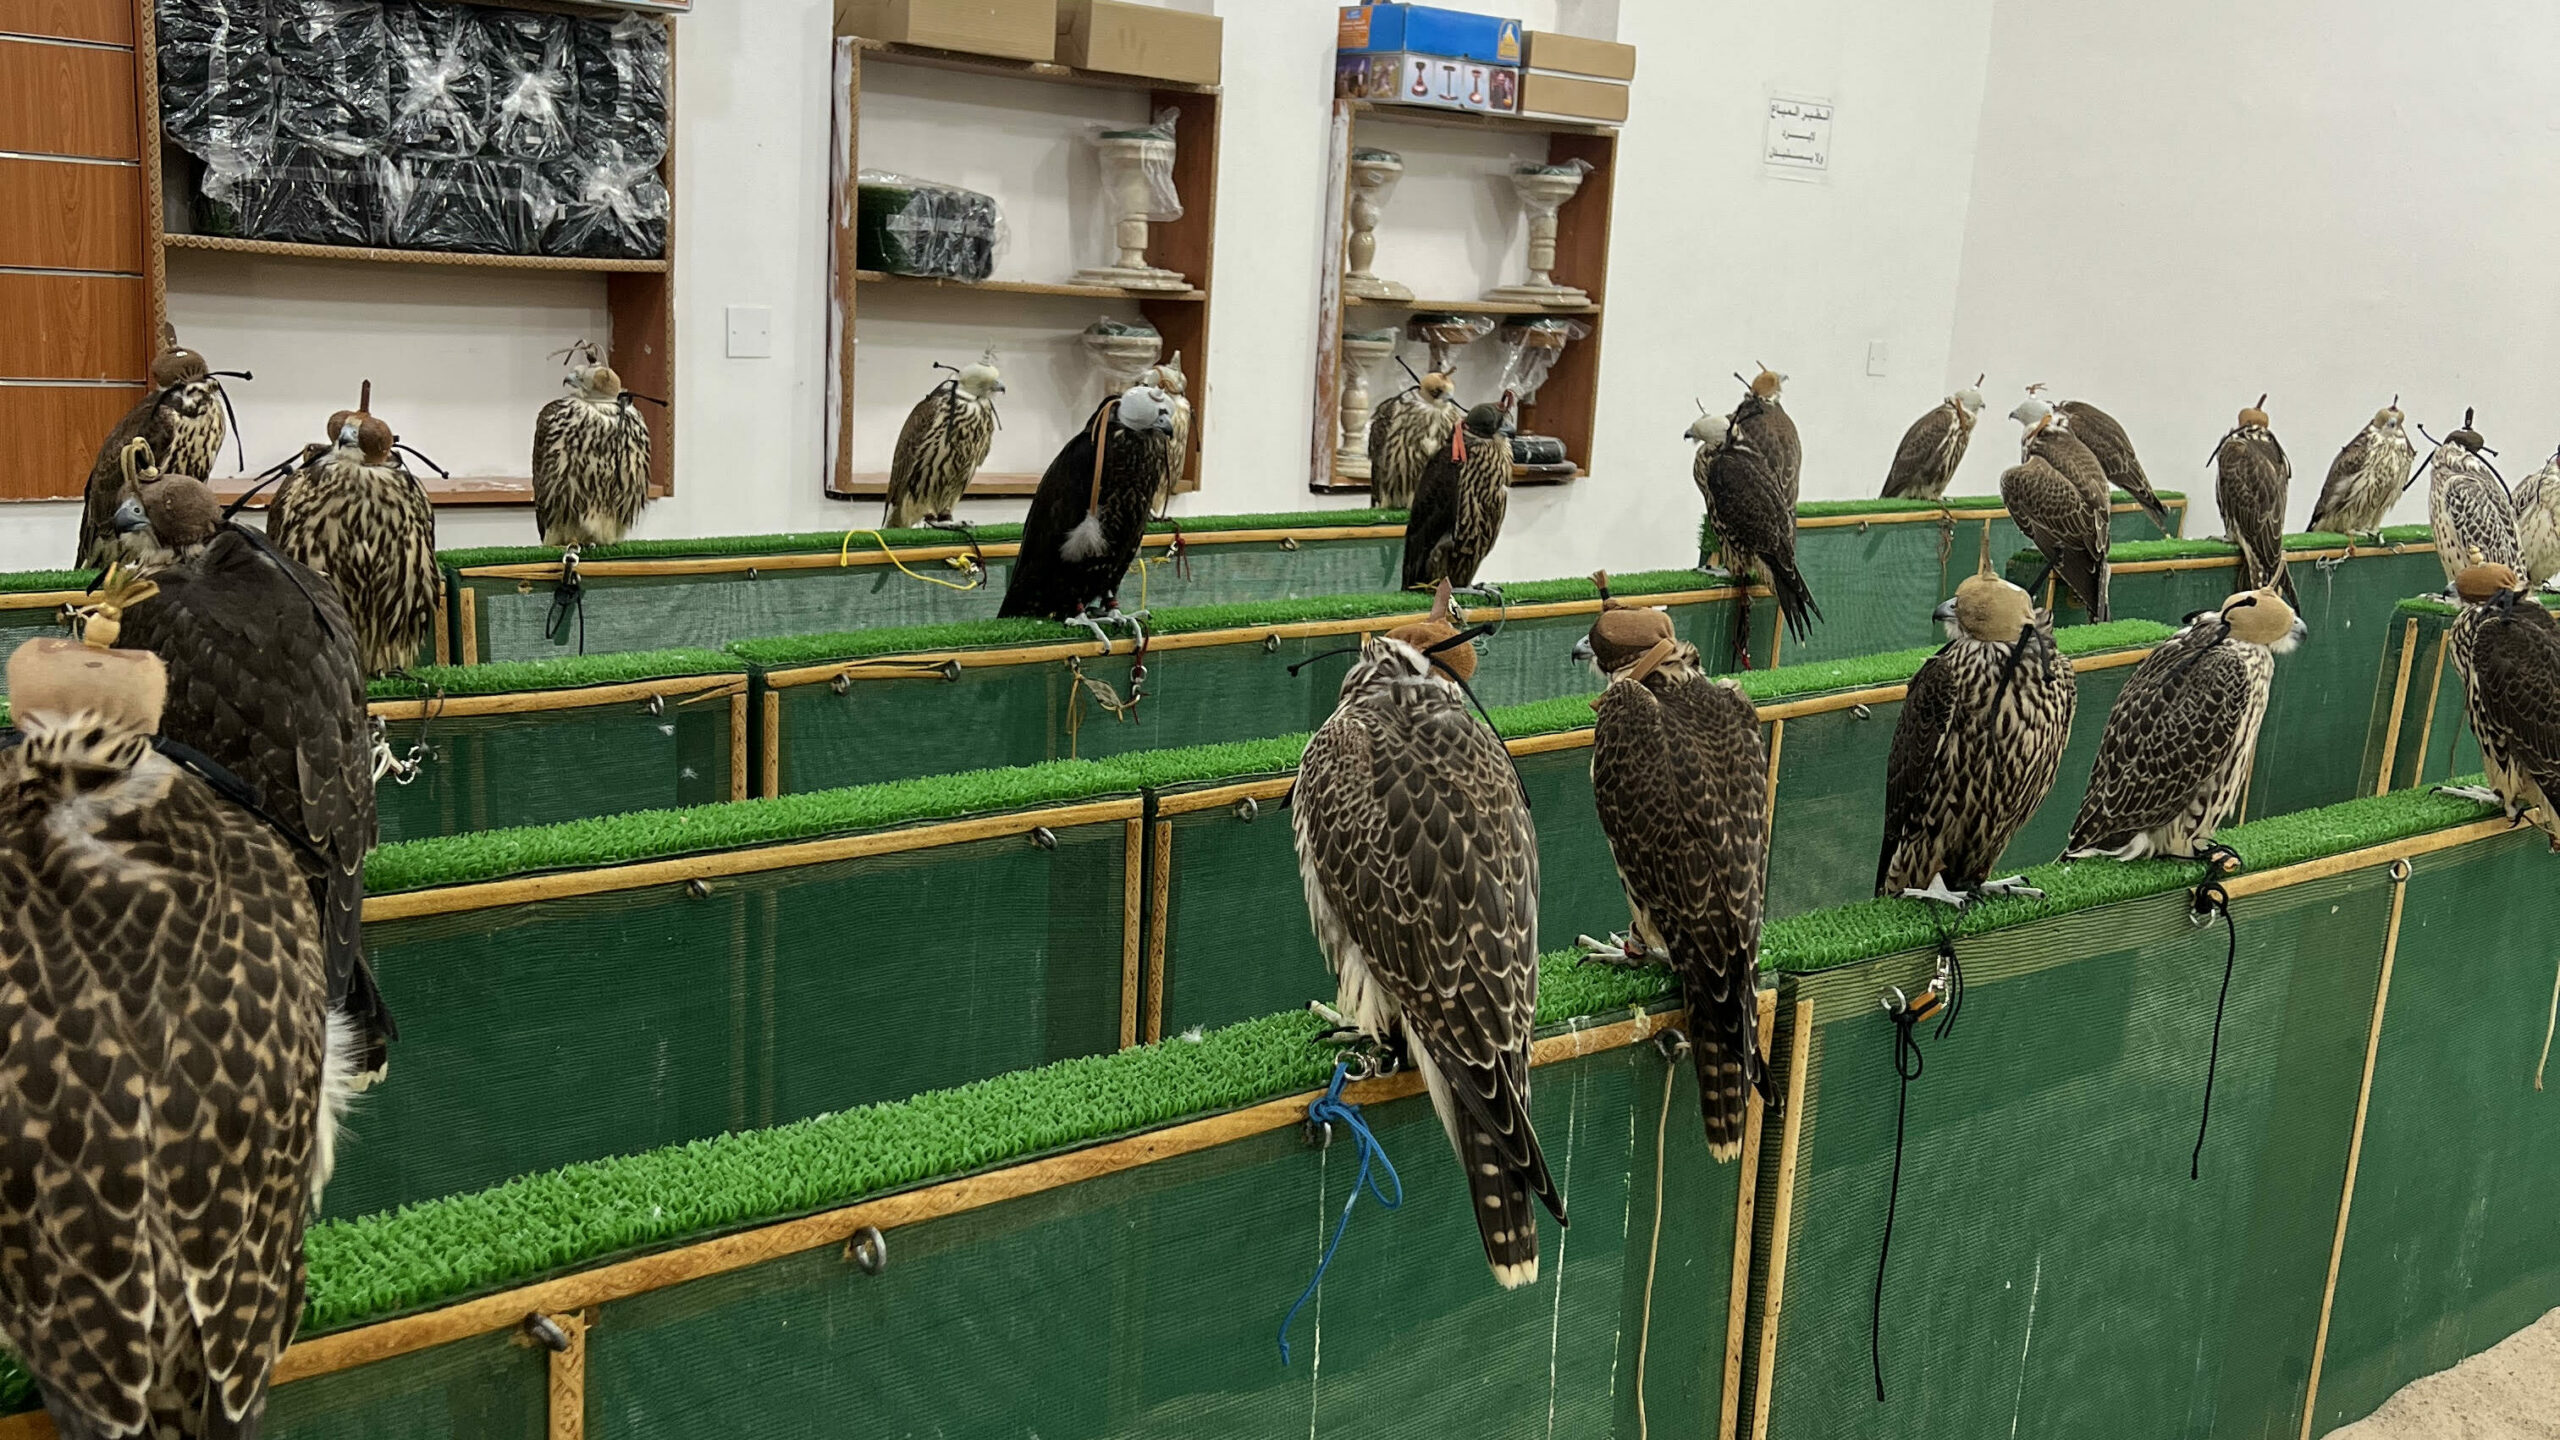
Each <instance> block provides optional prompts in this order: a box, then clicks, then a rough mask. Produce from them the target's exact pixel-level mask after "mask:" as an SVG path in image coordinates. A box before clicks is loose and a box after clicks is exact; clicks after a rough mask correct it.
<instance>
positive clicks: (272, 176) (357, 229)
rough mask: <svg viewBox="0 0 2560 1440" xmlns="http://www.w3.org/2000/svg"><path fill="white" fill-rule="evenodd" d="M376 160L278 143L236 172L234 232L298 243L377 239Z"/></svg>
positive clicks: (380, 219)
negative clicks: (253, 165)
mask: <svg viewBox="0 0 2560 1440" xmlns="http://www.w3.org/2000/svg"><path fill="white" fill-rule="evenodd" d="M383 179H384V177H383V172H382V162H381V161H379V160H374V159H370V158H367V157H364V156H356V155H341V154H339V153H338V152H337V151H335V150H331V149H328V148H326V147H323V146H317V145H304V144H298V143H291V142H287V143H280V144H278V145H277V146H276V152H275V156H274V158H273V160H272V161H271V162H270V163H268V164H266V165H263V166H261V167H259V168H258V169H257V170H256V171H254V172H252V173H250V174H247V175H243V176H241V177H240V179H239V182H238V186H237V189H236V196H237V198H236V201H235V203H236V205H237V207H238V212H239V214H238V223H239V228H240V233H241V234H242V235H245V236H247V237H248V238H250V239H252V240H289V241H292V242H294V243H296V244H302V245H379V244H381V243H382V242H383V240H384V239H385V230H386V227H385V225H384V204H383V199H384V196H383Z"/></svg>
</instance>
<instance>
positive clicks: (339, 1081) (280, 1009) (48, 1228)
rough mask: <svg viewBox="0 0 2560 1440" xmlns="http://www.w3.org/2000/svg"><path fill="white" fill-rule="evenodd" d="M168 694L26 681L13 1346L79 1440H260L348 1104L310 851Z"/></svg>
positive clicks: (124, 660) (4, 807)
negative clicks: (258, 807) (302, 850)
mask: <svg viewBox="0 0 2560 1440" xmlns="http://www.w3.org/2000/svg"><path fill="white" fill-rule="evenodd" d="M186 483H189V484H193V483H195V482H194V481H193V480H192V478H190V479H189V480H188V481H187V482H186ZM119 578H121V577H119ZM146 592H147V587H146ZM111 628H112V626H100V627H99V630H100V631H104V630H107V629H111ZM93 633H94V632H93ZM165 683H166V682H165V679H164V677H163V674H162V671H161V665H160V662H159V661H158V660H157V659H156V658H154V657H153V656H152V655H150V654H148V653H145V652H136V651H131V650H111V649H105V648H97V649H91V648H87V647H84V646H82V645H80V644H79V643H77V642H73V641H66V640H38V641H33V642H31V643H29V644H27V645H26V646H24V647H22V648H20V649H19V650H18V651H17V652H16V653H15V654H13V655H11V656H10V658H9V691H10V697H11V699H12V700H13V701H15V703H16V705H17V717H18V724H19V726H20V727H21V733H20V734H19V735H15V736H11V737H9V738H10V739H12V740H14V741H16V742H17V743H15V744H12V745H10V746H9V747H8V748H7V749H5V750H0V964H5V966H6V967H7V974H8V977H9V980H8V984H6V985H5V986H0V1027H5V1032H0V1033H5V1034H6V1036H7V1040H6V1049H5V1051H0V1338H5V1339H6V1341H7V1344H8V1347H9V1350H10V1352H11V1353H12V1354H13V1355H15V1356H17V1357H18V1359H19V1360H21V1361H22V1362H23V1363H24V1364H25V1365H26V1367H27V1369H28V1370H29V1371H30V1372H31V1373H32V1374H33V1375H34V1377H35V1380H36V1384H37V1386H38V1387H39V1388H40V1389H41V1391H42V1392H43V1398H44V1405H45V1409H46V1410H47V1411H48V1412H49V1413H50V1414H51V1416H52V1419H53V1426H54V1430H55V1432H57V1433H59V1434H61V1435H62V1436H65V1437H67V1440H88V1437H106V1436H144V1435H148V1436H155V1437H188V1440H192V1437H199V1436H202V1437H214V1436H253V1435H256V1434H257V1433H258V1429H259V1422H260V1419H261V1417H262V1413H263V1411H264V1409H265V1406H266V1395H267V1385H268V1381H269V1379H270V1377H271V1375H272V1372H273V1369H274V1366H275V1363H276V1357H277V1356H278V1355H279V1354H280V1353H282V1351H283V1350H284V1347H285V1344H286V1342H287V1341H288V1340H290V1339H291V1338H292V1336H293V1331H294V1327H295V1326H296V1324H297V1323H299V1322H300V1320H301V1318H302V1301H303V1255H302V1240H303V1227H304V1225H305V1223H306V1221H307V1218H308V1217H309V1215H310V1213H311V1211H312V1209H313V1207H314V1206H315V1204H316V1203H317V1201H318V1198H319V1194H320V1190H321V1187H322V1186H323V1185H324V1184H325V1183H326V1181H327V1178H328V1170H329V1164H330V1159H331V1155H332V1131H333V1127H334V1124H335V1119H336V1112H337V1109H338V1107H339V1106H340V1105H341V1104H343V1099H344V1086H343V1081H344V1078H345V1073H344V1064H343V1060H344V1050H343V1046H342V1045H341V1044H340V1043H339V1042H341V1041H343V1039H344V1034H343V1032H342V1031H341V1030H339V1029H337V1028H336V1027H334V1026H333V1025H332V1023H331V1019H330V1016H329V1014H328V1002H327V990H328V979H327V975H326V971H325V964H324V961H323V957H322V953H321V940H320V926H319V923H318V920H317V917H316V916H315V915H314V913H313V911H312V908H311V896H310V892H309V891H308V890H307V889H305V888H304V886H303V884H302V875H301V872H300V871H299V870H298V869H297V868H296V866H295V858H294V853H293V850H292V848H291V845H290V843H289V842H288V841H287V840H286V839H284V838H283V837H282V836H280V835H279V834H277V833H276V832H275V831H273V830H271V829H270V828H269V827H268V825H267V823H266V822H265V821H264V820H262V819H260V818H259V817H258V816H257V815H256V814H255V813H254V812H252V811H251V810H250V809H248V808H247V807H245V806H243V805H242V804H240V803H239V801H238V799H237V798H236V796H234V795H231V794H227V793H225V790H226V786H227V784H229V783H230V781H229V777H228V776H226V775H224V774H223V773H222V772H221V771H220V770H218V769H217V768H215V767H212V766H209V765H205V764H203V763H201V760H200V758H199V757H194V756H192V755H187V754H185V752H180V751H172V752H169V753H163V752H162V751H161V750H160V749H158V748H155V745H154V740H153V731H154V729H155V727H156V725H157V722H158V719H159V710H160V704H161V698H162V693H163V688H164V686H165Z"/></svg>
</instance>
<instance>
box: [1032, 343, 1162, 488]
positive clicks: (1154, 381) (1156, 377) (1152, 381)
mask: <svg viewBox="0 0 2560 1440" xmlns="http://www.w3.org/2000/svg"><path fill="white" fill-rule="evenodd" d="M1138 383H1139V384H1141V385H1153V386H1154V387H1156V388H1157V389H1159V390H1161V391H1163V392H1164V393H1165V398H1166V399H1168V400H1170V401H1172V402H1173V464H1172V465H1171V466H1169V467H1167V468H1166V470H1165V472H1164V483H1163V484H1162V485H1161V486H1159V487H1158V488H1157V490H1156V508H1155V510H1154V512H1153V513H1154V514H1158V515H1162V514H1164V513H1165V511H1166V510H1167V509H1168V508H1170V507H1171V506H1172V504H1173V492H1174V490H1175V489H1176V488H1177V487H1179V486H1180V485H1181V484H1182V479H1183V477H1184V476H1185V475H1187V474H1189V473H1190V470H1191V381H1190V378H1189V377H1188V376H1185V375H1184V374H1183V373H1182V352H1181V351H1179V350H1176V351H1174V352H1173V358H1172V359H1170V360H1167V361H1165V362H1164V363H1163V364H1161V365H1151V366H1149V367H1147V370H1146V373H1144V374H1142V375H1140V376H1139V377H1138ZM996 388H997V389H999V390H1001V389H1003V388H1004V387H1003V386H1001V385H999V386H997V387H996Z"/></svg>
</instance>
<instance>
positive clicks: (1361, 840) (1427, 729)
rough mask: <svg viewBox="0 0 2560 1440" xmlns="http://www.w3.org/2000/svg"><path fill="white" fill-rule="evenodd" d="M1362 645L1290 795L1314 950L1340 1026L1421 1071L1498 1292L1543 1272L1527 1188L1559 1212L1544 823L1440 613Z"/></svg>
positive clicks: (1443, 600)
mask: <svg viewBox="0 0 2560 1440" xmlns="http://www.w3.org/2000/svg"><path fill="white" fill-rule="evenodd" d="M1447 593H1448V592H1447V587H1446V586H1445V585H1444V586H1443V587H1441V594H1440V598H1439V599H1438V600H1437V601H1436V602H1435V603H1434V605H1433V617H1434V618H1432V619H1430V620H1426V621H1423V622H1421V623H1418V624H1414V625H1408V626H1404V627H1402V628H1400V629H1396V630H1390V631H1388V632H1387V633H1386V634H1384V635H1381V636H1378V637H1377V638H1375V639H1372V640H1370V641H1369V642H1368V643H1367V644H1365V645H1363V646H1362V647H1361V650H1360V659H1359V661H1358V662H1357V663H1356V664H1354V665H1353V666H1352V667H1351V671H1350V673H1349V674H1347V675H1345V676H1344V677H1343V680H1342V694H1341V699H1340V701H1339V702H1338V703H1337V704H1336V705H1335V707H1334V712H1333V716H1332V718H1331V719H1328V720H1327V721H1325V723H1324V725H1323V727H1322V728H1321V729H1319V730H1317V731H1316V733H1315V736H1314V738H1313V739H1311V740H1309V741H1308V742H1307V749H1306V756H1305V758H1304V759H1303V760H1302V761H1300V762H1299V769H1298V783H1297V787H1296V789H1295V790H1293V791H1292V792H1291V798H1290V801H1289V805H1290V811H1291V817H1290V820H1291V828H1292V830H1293V832H1294V834H1295V836H1296V839H1297V846H1298V873H1299V875H1300V876H1301V877H1302V878H1303V879H1304V880H1305V882H1306V893H1307V917H1308V919H1309V921H1310V922H1311V923H1312V924H1313V926H1314V928H1315V935H1316V943H1317V945H1318V946H1320V947H1321V948H1322V949H1323V950H1324V953H1325V959H1326V961H1327V962H1328V963H1329V964H1331V965H1332V967H1333V970H1334V973H1335V974H1336V975H1337V976H1338V977H1340V988H1339V991H1338V995H1337V1000H1336V1004H1337V1006H1338V1008H1339V1010H1340V1012H1341V1015H1342V1018H1343V1020H1344V1022H1345V1023H1346V1024H1348V1025H1350V1026H1351V1027H1353V1028H1355V1029H1356V1030H1357V1031H1358V1032H1359V1033H1360V1034H1361V1035H1363V1036H1365V1037H1367V1039H1368V1040H1369V1041H1371V1042H1372V1043H1374V1044H1376V1045H1379V1046H1381V1047H1383V1048H1385V1049H1387V1050H1388V1051H1389V1053H1391V1054H1392V1053H1398V1052H1400V1053H1401V1054H1402V1055H1403V1056H1405V1057H1407V1058H1409V1059H1410V1060H1411V1061H1412V1063H1413V1066H1414V1068H1415V1069H1417V1070H1419V1071H1421V1072H1422V1080H1423V1084H1424V1086H1425V1087H1426V1088H1428V1089H1429V1090H1430V1092H1431V1107H1432V1109H1434V1110H1435V1111H1437V1112H1439V1116H1440V1125H1441V1128H1442V1129H1444V1130H1445V1131H1447V1132H1448V1135H1449V1143H1450V1144H1451V1145H1452V1146H1454V1147H1455V1148H1456V1150H1457V1152H1458V1163H1459V1165H1460V1167H1461V1168H1462V1169H1463V1170H1464V1171H1465V1173H1466V1179H1467V1192H1468V1205H1467V1209H1468V1211H1469V1213H1471V1214H1473V1215H1474V1216H1475V1221H1476V1229H1477V1231H1478V1233H1479V1234H1480V1235H1481V1236H1482V1237H1483V1239H1484V1253H1485V1259H1486V1261H1487V1262H1488V1263H1490V1264H1491V1265H1492V1266H1493V1278H1494V1280H1495V1281H1496V1282H1497V1283H1499V1284H1500V1285H1502V1286H1503V1287H1504V1288H1505V1289H1509V1288H1513V1287H1516V1286H1520V1285H1526V1284H1530V1283H1532V1282H1534V1281H1535V1280H1536V1279H1537V1278H1538V1219H1537V1212H1536V1211H1535V1210H1534V1209H1533V1208H1531V1206H1530V1197H1531V1196H1533V1195H1534V1196H1536V1197H1537V1199H1538V1200H1539V1201H1540V1202H1542V1203H1544V1204H1545V1206H1546V1207H1547V1210H1548V1211H1549V1213H1551V1214H1553V1215H1554V1216H1555V1217H1556V1223H1557V1224H1559V1225H1561V1224H1563V1223H1565V1212H1564V1196H1563V1194H1562V1192H1560V1191H1559V1190H1558V1189H1557V1188H1556V1183H1555V1180H1554V1178H1553V1177H1552V1176H1550V1175H1549V1174H1548V1173H1547V1161H1546V1157H1545V1156H1544V1155H1543V1154H1541V1153H1540V1152H1539V1149H1538V1136H1537V1132H1536V1131H1535V1130H1534V1129H1532V1128H1531V1126H1530V1122H1529V1040H1530V1029H1531V1027H1532V1025H1533V1024H1534V1023H1535V1022H1536V1019H1537V1011H1538V836H1537V831H1536V828H1535V827H1534V826H1533V825H1531V823H1530V820H1529V806H1528V801H1527V797H1526V796H1525V795H1524V794H1523V793H1522V791H1521V788H1520V777H1519V775H1518V774H1517V773H1516V772H1515V771H1513V769H1512V768H1511V756H1510V753H1509V752H1508V751H1506V750H1504V749H1503V746H1502V741H1501V740H1500V739H1499V738H1497V737H1496V736H1495V735H1494V733H1493V731H1492V730H1491V729H1490V728H1489V727H1487V726H1485V725H1483V724H1481V723H1479V722H1478V721H1477V720H1476V718H1475V717H1474V716H1473V715H1471V714H1469V713H1468V712H1467V700H1466V696H1465V694H1464V693H1463V692H1462V691H1461V690H1460V689H1459V687H1458V685H1457V683H1456V681H1457V680H1458V679H1463V678H1464V677H1465V676H1466V675H1467V674H1468V673H1469V672H1470V671H1472V670H1473V669H1474V668H1475V655H1474V652H1473V651H1471V650H1469V649H1468V648H1467V647H1466V646H1464V645H1463V644H1461V645H1456V646H1452V647H1449V648H1446V649H1438V650H1436V653H1429V654H1426V653H1425V652H1426V651H1434V649H1435V647H1438V646H1440V645H1442V644H1443V642H1446V641H1448V640H1451V639H1453V638H1454V637H1455V635H1456V633H1457V632H1456V631H1455V630H1453V629H1452V628H1451V627H1450V625H1449V623H1448V620H1447V618H1446V616H1447Z"/></svg>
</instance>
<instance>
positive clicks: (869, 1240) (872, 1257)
mask: <svg viewBox="0 0 2560 1440" xmlns="http://www.w3.org/2000/svg"><path fill="white" fill-rule="evenodd" d="M844 1258H846V1259H847V1260H850V1261H852V1262H853V1263H854V1264H856V1265H859V1266H861V1267H862V1273H863V1274H865V1275H877V1274H879V1273H880V1272H881V1271H883V1270H886V1269H888V1268H889V1237H888V1236H886V1235H883V1234H881V1233H880V1227H879V1226H877V1225H865V1226H863V1227H862V1228H861V1229H859V1230H856V1231H854V1232H853V1238H852V1239H851V1240H848V1241H846V1242H845V1247H844Z"/></svg>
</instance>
